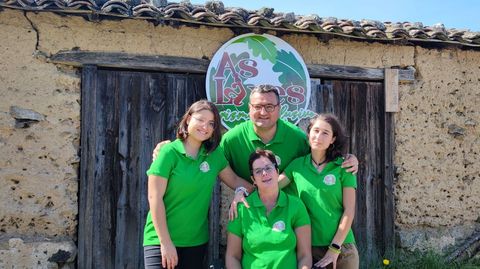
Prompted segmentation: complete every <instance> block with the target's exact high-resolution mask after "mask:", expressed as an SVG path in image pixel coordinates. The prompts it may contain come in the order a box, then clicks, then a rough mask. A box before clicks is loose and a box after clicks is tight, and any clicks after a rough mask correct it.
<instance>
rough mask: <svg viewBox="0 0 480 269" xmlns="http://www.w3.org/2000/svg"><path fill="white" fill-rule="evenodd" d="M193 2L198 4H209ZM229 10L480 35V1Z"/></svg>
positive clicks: (277, 4)
mask: <svg viewBox="0 0 480 269" xmlns="http://www.w3.org/2000/svg"><path fill="white" fill-rule="evenodd" d="M205 2H206V0H205V1H202V0H191V3H194V4H205ZM222 2H223V4H224V5H225V7H242V8H245V9H247V10H257V9H260V8H262V7H270V8H274V12H294V13H295V14H296V15H309V14H317V15H318V16H320V17H336V18H338V19H353V20H362V19H370V20H377V21H382V22H387V21H390V22H406V21H408V22H422V23H423V25H424V26H430V25H433V24H436V23H443V24H444V25H445V27H446V28H447V29H450V28H456V29H470V30H471V31H475V32H480V0H456V1H452V0H397V1H388V0H383V1H379V0H328V1H326V0H317V1H314V0H293V1H287V0H276V1H274V0H266V1H254V0H223V1H222Z"/></svg>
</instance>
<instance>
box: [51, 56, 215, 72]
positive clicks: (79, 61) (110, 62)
mask: <svg viewBox="0 0 480 269" xmlns="http://www.w3.org/2000/svg"><path fill="white" fill-rule="evenodd" d="M50 62H52V63H59V64H65V65H72V66H78V67H81V66H83V65H86V64H94V65H97V66H99V67H116V68H128V69H144V70H159V71H163V72H186V73H206V71H207V68H208V64H209V61H207V60H203V59H194V58H185V57H174V56H159V55H136V54H128V53H116V52H87V51H63V52H59V53H57V54H54V55H52V57H50Z"/></svg>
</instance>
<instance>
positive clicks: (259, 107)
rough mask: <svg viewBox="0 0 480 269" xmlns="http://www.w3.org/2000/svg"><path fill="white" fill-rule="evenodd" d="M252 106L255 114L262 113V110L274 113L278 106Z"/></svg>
mask: <svg viewBox="0 0 480 269" xmlns="http://www.w3.org/2000/svg"><path fill="white" fill-rule="evenodd" d="M250 106H251V107H252V109H253V111H255V112H259V111H262V109H265V111H266V112H268V113H270V112H273V111H274V110H275V108H276V107H277V106H278V105H272V104H267V105H254V104H250Z"/></svg>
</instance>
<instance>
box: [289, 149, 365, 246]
mask: <svg viewBox="0 0 480 269" xmlns="http://www.w3.org/2000/svg"><path fill="white" fill-rule="evenodd" d="M342 162H343V158H337V159H336V160H334V161H332V162H329V163H327V165H326V166H325V168H324V169H323V170H322V172H321V173H319V172H318V171H317V170H316V169H315V167H314V166H313V164H312V161H311V154H308V155H306V156H303V157H300V158H297V159H295V160H294V161H292V162H291V163H290V165H289V166H288V167H287V168H286V169H285V171H284V173H285V175H286V176H287V177H288V178H289V179H290V180H291V181H292V182H291V183H290V184H295V185H296V187H297V191H298V195H299V197H300V199H301V200H302V201H303V203H304V204H305V206H306V207H307V211H308V214H309V215H310V219H311V220H312V245H313V246H328V245H330V243H331V242H332V239H333V237H334V236H335V233H336V232H337V229H338V224H339V222H340V219H341V217H342V215H343V211H344V209H343V188H348V187H351V188H357V177H356V176H355V175H353V174H352V173H348V172H346V171H345V168H342V167H341V165H342ZM344 243H355V238H354V236H353V232H352V229H350V231H349V232H348V235H347V237H346V238H345V241H344Z"/></svg>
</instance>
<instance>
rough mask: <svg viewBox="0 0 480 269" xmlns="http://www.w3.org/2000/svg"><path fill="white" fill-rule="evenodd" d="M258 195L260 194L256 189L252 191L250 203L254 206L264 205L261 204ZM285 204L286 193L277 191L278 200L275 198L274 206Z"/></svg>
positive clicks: (283, 205)
mask: <svg viewBox="0 0 480 269" xmlns="http://www.w3.org/2000/svg"><path fill="white" fill-rule="evenodd" d="M259 195H260V194H259V193H258V190H257V191H255V192H254V193H252V195H251V196H252V202H251V204H252V206H254V207H265V205H264V204H263V202H262V200H261V199H260V196H259ZM285 206H287V195H286V194H285V193H284V192H282V191H279V192H278V200H277V204H276V205H275V207H285Z"/></svg>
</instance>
